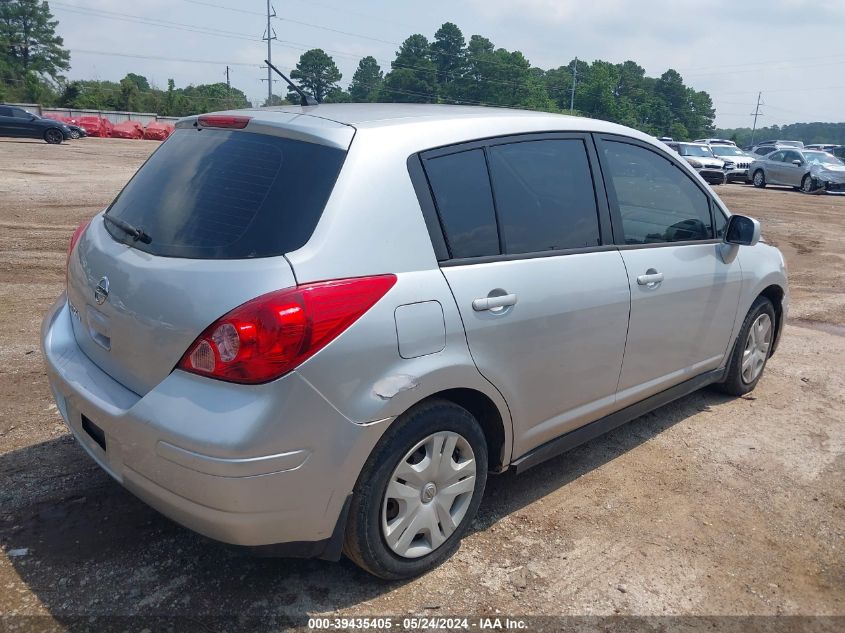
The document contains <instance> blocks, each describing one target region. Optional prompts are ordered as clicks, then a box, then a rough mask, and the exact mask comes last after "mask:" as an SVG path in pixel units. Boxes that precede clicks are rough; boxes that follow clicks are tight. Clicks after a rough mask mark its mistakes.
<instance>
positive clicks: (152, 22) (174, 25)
mask: <svg viewBox="0 0 845 633" xmlns="http://www.w3.org/2000/svg"><path fill="white" fill-rule="evenodd" d="M52 6H54V7H59V8H61V9H62V10H64V11H69V12H70V13H77V14H79V15H87V16H91V17H98V18H104V19H107V20H117V21H121V22H130V23H136V24H146V25H148V26H157V27H160V28H166V29H173V30H177V31H186V32H190V33H199V34H202V35H213V36H216V37H226V38H229V39H241V40H249V41H261V40H258V39H257V38H256V37H255V36H253V35H250V34H248V33H238V32H236V31H226V30H223V29H215V28H205V27H198V26H195V25H192V24H185V23H184V22H172V21H170V20H160V19H158V18H147V17H144V16H141V15H130V14H128V13H118V12H115V11H106V10H105V9H91V8H88V7H78V6H74V5H67V4H64V3H62V2H53V3H52Z"/></svg>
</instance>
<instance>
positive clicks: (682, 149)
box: [673, 143, 734, 185]
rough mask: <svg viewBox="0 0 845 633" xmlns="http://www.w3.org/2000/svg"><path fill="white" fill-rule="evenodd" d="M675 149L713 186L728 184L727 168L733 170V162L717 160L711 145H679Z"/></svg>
mask: <svg viewBox="0 0 845 633" xmlns="http://www.w3.org/2000/svg"><path fill="white" fill-rule="evenodd" d="M677 145H678V147H677V149H676V148H673V149H675V151H677V152H678V153H679V154H680V155H681V156H683V157H684V159H685V160H686V161H687V162H688V163H689V164H690V165H691V166H692V168H693V169H695V170H696V171H697V172H698V173H699V174H701V177H702V178H704V180H706V181H707V182H708V183H710V184H711V185H723V184H725V182H727V176H726V172H725V170H726V168H728V169H731V170H732V169H733V168H734V163H733V161H725V160H722V159H721V158H717V157H716V155H715V154H713V150H711V149H710V146H709V145H705V144H704V143H678V144H677Z"/></svg>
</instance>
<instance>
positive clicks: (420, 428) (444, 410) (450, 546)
mask: <svg viewBox="0 0 845 633" xmlns="http://www.w3.org/2000/svg"><path fill="white" fill-rule="evenodd" d="M437 431H451V432H454V433H458V434H460V435H461V436H463V438H465V439H466V440H467V442H468V443H469V445H470V447H471V448H472V451H473V453H474V455H475V460H476V473H475V486H474V488H473V492H472V497H471V498H470V501H469V505H468V508H467V511H466V514H465V515H464V517H463V519H462V520H461V521H460V523H459V524H458V526H457V528H456V529H455V531H454V532H453V533H452V534H451V535H450V536H449V537H448V538H447V539H446V540H445V541H444V542H443V544H442V545H440V547H438V548H437V549H435V550H433V551H432V552H430V553H429V554H426V555H425V556H422V557H419V558H405V557H402V556H399V555H398V554H396V553H395V552H394V551H393V550H391V549H390V547H389V546H388V545H387V543H386V542H385V539H384V537H383V535H382V528H381V512H382V501H383V498H384V496H385V493H386V491H387V486H388V483H389V482H390V478H391V475H392V474H393V471H394V469H395V468H396V467H397V465H398V464H399V462H400V460H401V459H402V458H403V457H405V455H406V454H407V452H408V451H409V450H411V449H412V448H413V447H414V446H415V445H416V444H417V443H418V442H420V441H422V440H423V439H425V438H427V437H428V436H429V435H431V434H432V433H435V432H437ZM486 483H487V442H486V440H485V438H484V433H483V431H482V430H481V427H480V426H479V424H478V422H476V420H475V418H474V417H473V416H472V415H471V414H470V413H469V412H468V411H467V410H466V409H464V408H463V407H460V406H458V405H456V404H454V403H452V402H449V401H447V400H428V401H425V402H422V403H420V404H418V405H417V406H415V407H413V408H411V409H409V410H408V411H406V412H405V413H404V414H402V415H401V416H400V417H399V418H398V419H397V420H396V421H395V422H394V423H393V424H392V425H391V427H390V428H389V429H388V430H387V432H386V433H385V435H384V437H382V438H381V440H379V442H378V444H377V445H376V447H375V449H373V452H372V454H371V455H370V457H369V459H368V460H367V463H366V464H365V465H364V468H363V470H362V471H361V474H360V476H359V477H358V481H357V483H356V484H355V488H354V490H353V493H352V502H351V505H350V508H349V521H348V523H347V526H346V535H345V539H344V544H343V552H344V553H345V554H346V556H347V557H348V558H349V559H350V560H352V561H353V562H354V563H355V564H356V565H358V566H359V567H361V568H362V569H364V570H365V571H368V572H369V573H371V574H373V575H374V576H378V577H379V578H384V579H386V580H399V579H403V578H411V577H414V576H418V575H420V574H424V573H425V572H427V571H429V570H431V569H433V568H435V567H437V566H438V565H440V564H441V563H442V562H443V561H445V560H446V559H448V558H449V557H450V556H451V555H452V554H454V553H455V551H457V549H458V546H459V544H460V540H461V538H462V537H463V535H464V534H465V533H466V531H467V529H468V528H469V525H470V524H471V523H472V520H473V518H474V517H475V514H476V512H477V511H478V506H479V505H480V504H481V497H482V496H483V495H484V486H485V484H486Z"/></svg>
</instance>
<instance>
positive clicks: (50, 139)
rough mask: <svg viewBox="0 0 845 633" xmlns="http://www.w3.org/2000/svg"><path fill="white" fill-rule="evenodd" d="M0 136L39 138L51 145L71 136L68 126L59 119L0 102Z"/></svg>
mask: <svg viewBox="0 0 845 633" xmlns="http://www.w3.org/2000/svg"><path fill="white" fill-rule="evenodd" d="M0 136H11V137H15V138H40V139H44V140H45V141H46V142H47V143H49V144H51V145H58V144H59V143H61V142H62V141H66V140H67V139H69V138H72V135H71V130H70V128H69V127H68V126H67V125H66V124H65V123H62V122H60V121H53V120H52V119H42V118H41V117H40V116H38V115H37V114H33V113H32V112H28V111H27V110H24V109H23V108H21V107H19V106H12V105H3V104H0Z"/></svg>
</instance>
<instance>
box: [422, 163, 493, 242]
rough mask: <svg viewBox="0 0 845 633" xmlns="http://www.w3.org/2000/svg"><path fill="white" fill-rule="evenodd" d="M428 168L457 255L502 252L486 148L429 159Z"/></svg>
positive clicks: (438, 209) (429, 178) (442, 221)
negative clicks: (485, 152)
mask: <svg viewBox="0 0 845 633" xmlns="http://www.w3.org/2000/svg"><path fill="white" fill-rule="evenodd" d="M425 171H426V174H427V175H428V181H429V184H430V185H431V192H432V194H433V195H434V202H435V204H436V206H437V211H438V213H439V215H440V222H441V225H442V227H443V232H444V233H445V237H446V243H447V245H448V247H449V252H450V254H451V256H452V257H453V258H456V259H461V258H465V257H483V256H485V255H498V254H499V233H498V230H497V228H496V213H495V211H494V208H493V194H492V192H491V191H490V178H489V176H488V174H487V163H486V161H485V159H484V150H482V149H473V150H467V151H463V152H458V153H456V154H447V155H446V156H440V157H438V158H430V159H427V160H426V161H425Z"/></svg>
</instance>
